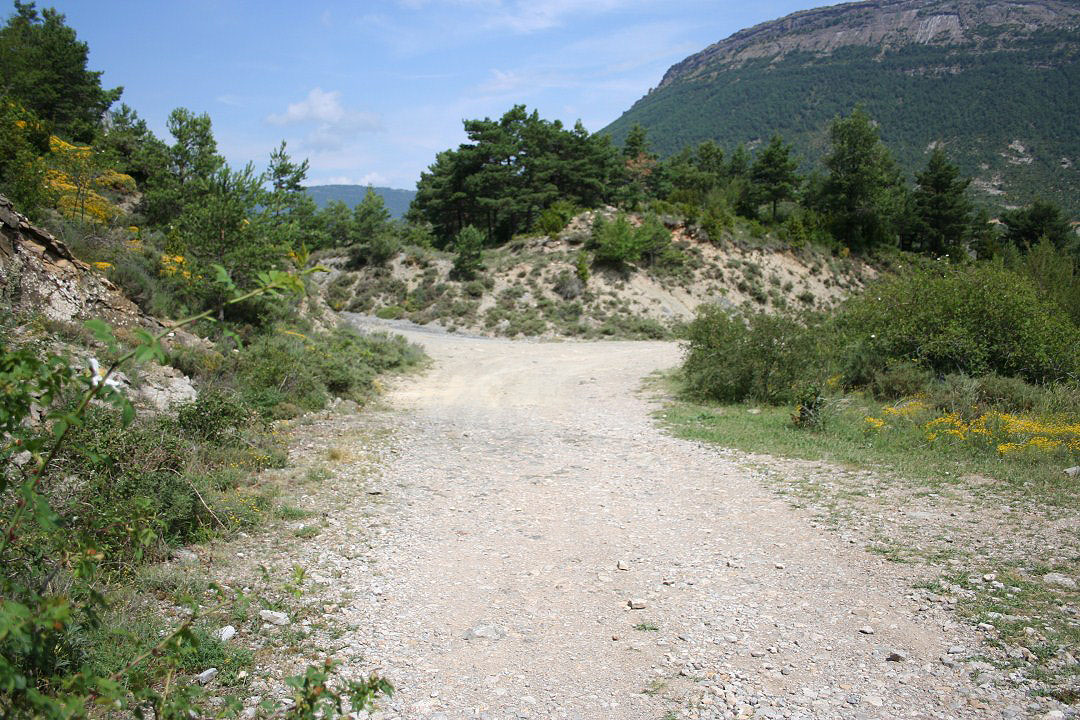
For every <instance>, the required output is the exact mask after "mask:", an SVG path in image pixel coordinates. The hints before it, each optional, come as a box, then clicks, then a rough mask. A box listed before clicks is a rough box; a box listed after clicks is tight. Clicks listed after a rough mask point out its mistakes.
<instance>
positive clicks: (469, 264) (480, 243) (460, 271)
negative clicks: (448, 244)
mask: <svg viewBox="0 0 1080 720" xmlns="http://www.w3.org/2000/svg"><path fill="white" fill-rule="evenodd" d="M483 251H484V234H483V233H482V232H480V231H479V230H477V229H476V228H474V227H473V226H472V225H469V226H468V227H466V228H464V229H463V230H462V231H461V232H459V233H458V235H457V238H455V239H454V253H455V255H454V267H453V268H452V269H451V271H450V274H451V276H452V277H453V278H454V279H456V280H472V279H473V278H475V277H476V275H477V273H479V272H480V271H481V270H483V269H484V258H483Z"/></svg>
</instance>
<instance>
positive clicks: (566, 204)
mask: <svg viewBox="0 0 1080 720" xmlns="http://www.w3.org/2000/svg"><path fill="white" fill-rule="evenodd" d="M577 212H578V208H577V206H575V205H574V203H572V202H570V201H568V200H556V201H555V202H554V203H552V204H551V207H549V208H547V209H546V210H544V211H543V212H542V213H540V215H539V217H537V219H536V224H535V225H534V228H535V229H536V230H537V231H538V232H542V233H544V234H545V235H557V234H558V233H559V232H561V231H562V229H563V228H564V227H566V224H567V223H568V222H570V220H571V218H573V217H574V215H576V214H577Z"/></svg>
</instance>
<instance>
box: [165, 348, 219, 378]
mask: <svg viewBox="0 0 1080 720" xmlns="http://www.w3.org/2000/svg"><path fill="white" fill-rule="evenodd" d="M167 359H168V363H169V365H171V366H173V367H174V368H176V369H177V370H179V371H180V372H182V373H184V374H185V375H187V376H188V377H193V378H205V377H208V376H210V375H213V374H214V373H216V372H218V371H219V370H221V368H222V366H223V365H224V364H225V356H224V355H222V354H221V353H220V352H218V351H217V350H207V349H203V348H201V347H198V346H195V345H180V344H179V343H178V344H176V345H174V346H173V347H172V348H171V349H170V350H169V354H168V358H167Z"/></svg>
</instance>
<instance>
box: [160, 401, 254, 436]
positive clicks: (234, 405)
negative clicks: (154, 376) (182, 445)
mask: <svg viewBox="0 0 1080 720" xmlns="http://www.w3.org/2000/svg"><path fill="white" fill-rule="evenodd" d="M251 420H252V417H251V411H250V410H248V409H247V408H246V407H245V406H244V405H243V404H242V403H241V402H240V398H239V397H237V396H235V395H233V394H231V393H227V392H224V391H222V390H219V389H217V388H213V387H206V388H203V389H202V390H200V391H199V396H198V398H196V400H195V402H193V403H187V404H184V405H181V406H180V407H179V408H177V411H176V422H177V424H179V426H180V428H181V429H182V430H184V431H185V432H188V433H190V434H192V435H194V436H196V437H198V438H200V439H202V440H205V441H208V442H213V443H222V442H224V441H225V439H226V438H227V437H228V436H230V435H233V434H235V433H238V432H239V431H240V430H241V429H243V428H244V427H246V426H247V425H248V424H249V423H250V422H251Z"/></svg>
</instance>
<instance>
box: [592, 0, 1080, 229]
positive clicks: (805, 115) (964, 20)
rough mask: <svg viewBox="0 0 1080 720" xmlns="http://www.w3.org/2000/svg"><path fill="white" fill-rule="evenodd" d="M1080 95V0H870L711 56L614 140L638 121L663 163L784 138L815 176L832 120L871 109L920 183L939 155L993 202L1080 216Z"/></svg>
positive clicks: (760, 34) (740, 39)
mask: <svg viewBox="0 0 1080 720" xmlns="http://www.w3.org/2000/svg"><path fill="white" fill-rule="evenodd" d="M1078 86H1080V5H1077V4H1076V3H1074V2H1064V1H1063V0H871V1H869V2H858V3H847V4H843V5H835V6H831V7H826V8H819V9H815V10H807V11H804V12H799V13H795V14H793V15H789V16H787V17H784V18H781V19H779V20H776V21H773V22H768V23H764V24H761V25H758V26H755V27H752V28H749V29H746V30H742V31H740V32H738V33H736V34H734V35H732V36H731V37H729V38H727V39H725V40H723V41H720V42H718V43H715V44H713V45H710V46H709V47H707V48H705V49H704V50H702V51H701V52H698V53H696V54H694V55H692V56H690V57H688V58H687V59H685V60H683V61H682V62H680V63H678V64H676V65H674V66H673V67H672V68H670V69H669V70H668V71H667V73H666V74H665V75H664V77H663V79H662V81H661V82H660V83H659V85H658V87H657V88H656V89H655V90H653V91H650V92H649V93H648V94H647V95H646V96H645V97H643V98H642V99H641V100H639V101H638V102H637V103H635V104H634V106H633V107H632V108H630V109H629V110H628V111H627V112H626V113H624V114H623V115H622V117H620V118H619V119H617V120H616V121H615V122H614V123H612V124H611V125H610V126H608V128H607V129H606V130H607V131H608V132H610V133H611V134H612V136H613V137H614V139H615V140H616V141H620V140H621V139H622V138H623V137H625V134H626V133H627V132H628V131H629V129H630V128H631V127H632V126H633V125H634V124H635V123H640V124H641V125H643V126H644V127H646V128H647V129H648V130H649V136H650V140H651V142H652V144H653V146H654V148H655V149H657V150H659V151H661V152H662V153H663V154H668V153H673V152H676V151H678V150H679V149H681V148H682V147H683V146H685V145H688V144H696V143H698V142H701V141H702V140H706V139H714V140H717V141H719V142H720V143H721V144H723V145H726V146H728V147H729V148H730V147H733V146H734V145H736V144H738V143H747V144H748V145H750V146H751V147H752V146H753V145H754V144H755V143H757V142H761V141H765V140H768V138H769V137H770V136H771V135H772V134H773V133H780V134H782V135H783V136H784V137H785V138H786V139H787V140H789V141H793V142H794V144H795V146H796V149H797V150H798V151H799V153H800V154H801V155H802V156H803V158H804V160H806V161H807V162H806V164H807V166H808V167H810V166H812V165H813V164H814V163H816V161H818V160H819V159H820V158H821V156H822V155H823V153H824V151H825V149H826V134H825V129H826V127H827V125H828V123H829V121H830V120H831V119H832V118H834V117H835V116H836V115H837V114H841V113H847V112H849V111H850V110H851V108H852V107H853V106H854V105H856V104H858V103H862V104H863V105H864V106H865V107H866V109H867V111H868V112H870V114H871V115H872V116H873V117H874V118H875V119H876V120H877V121H878V122H879V123H880V126H881V132H882V136H883V138H884V139H885V141H886V143H888V144H889V146H890V147H891V148H892V150H893V151H894V153H896V154H897V156H898V158H899V159H900V160H901V163H902V164H903V165H904V166H905V168H906V169H907V170H908V171H909V172H914V171H915V170H918V169H921V167H922V166H923V165H924V164H925V162H926V156H927V155H928V153H929V150H930V149H931V148H932V147H933V146H934V145H936V144H939V143H940V144H942V145H943V146H944V147H945V148H946V151H947V152H948V153H949V154H950V156H951V157H952V158H953V159H954V160H955V161H957V162H959V164H960V165H961V167H962V168H963V170H964V171H965V172H966V173H967V174H969V175H971V176H974V177H976V180H977V182H976V187H977V188H978V189H980V190H981V191H982V192H981V196H982V199H983V200H985V201H987V203H988V204H1006V205H1017V204H1022V203H1025V202H1028V201H1029V200H1030V199H1031V198H1033V197H1035V196H1045V197H1050V198H1051V199H1053V200H1056V201H1057V202H1059V203H1061V204H1062V205H1064V206H1065V207H1067V208H1068V209H1069V210H1071V211H1072V212H1080V200H1078V198H1080V171H1078V169H1077V168H1078V167H1080V166H1078V163H1080V125H1078V124H1077V123H1076V122H1075V118H1076V117H1077V114H1078V113H1080V101H1078V97H1077V95H1076V92H1075V88H1076V87H1078ZM1016 148H1020V149H1021V150H1020V151H1018V150H1016Z"/></svg>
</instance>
